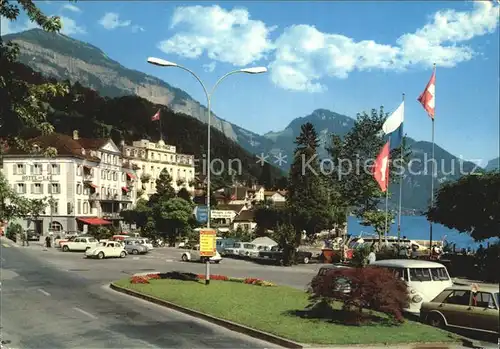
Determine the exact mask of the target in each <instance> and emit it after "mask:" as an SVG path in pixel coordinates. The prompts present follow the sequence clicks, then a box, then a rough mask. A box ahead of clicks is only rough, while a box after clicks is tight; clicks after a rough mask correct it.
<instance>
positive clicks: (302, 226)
mask: <svg viewBox="0 0 500 349" xmlns="http://www.w3.org/2000/svg"><path fill="white" fill-rule="evenodd" d="M295 143H296V144H297V148H296V150H295V156H294V161H293V163H292V166H291V168H290V174H289V180H288V187H287V205H288V207H289V209H290V214H291V218H292V224H293V226H294V227H295V231H296V234H297V241H296V245H297V246H298V244H299V243H300V238H301V235H302V231H303V230H305V231H306V234H307V235H308V236H310V237H312V236H315V234H316V233H319V232H320V231H321V230H323V229H325V228H327V227H328V226H329V224H330V221H331V217H330V214H331V213H330V205H329V197H328V193H327V190H326V178H325V176H324V174H323V171H322V170H321V168H320V163H319V159H318V154H317V148H318V136H317V134H316V130H315V129H314V126H313V125H312V124H311V123H306V124H304V125H302V126H301V133H300V135H299V136H298V137H297V139H296V141H295Z"/></svg>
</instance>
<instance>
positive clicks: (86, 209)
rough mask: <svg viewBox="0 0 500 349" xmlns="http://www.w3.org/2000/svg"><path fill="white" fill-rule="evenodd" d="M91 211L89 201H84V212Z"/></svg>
mask: <svg viewBox="0 0 500 349" xmlns="http://www.w3.org/2000/svg"><path fill="white" fill-rule="evenodd" d="M88 213H89V203H88V202H86V201H84V202H83V214H88Z"/></svg>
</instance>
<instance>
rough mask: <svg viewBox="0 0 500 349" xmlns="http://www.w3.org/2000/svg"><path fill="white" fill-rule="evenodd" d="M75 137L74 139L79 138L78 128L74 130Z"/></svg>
mask: <svg viewBox="0 0 500 349" xmlns="http://www.w3.org/2000/svg"><path fill="white" fill-rule="evenodd" d="M73 139H74V140H75V141H76V140H78V139H79V137H78V130H74V131H73Z"/></svg>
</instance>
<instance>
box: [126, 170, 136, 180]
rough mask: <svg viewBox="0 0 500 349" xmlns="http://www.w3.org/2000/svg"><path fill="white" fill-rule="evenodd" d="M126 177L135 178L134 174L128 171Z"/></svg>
mask: <svg viewBox="0 0 500 349" xmlns="http://www.w3.org/2000/svg"><path fill="white" fill-rule="evenodd" d="M127 177H128V178H130V179H135V176H134V175H133V174H131V173H128V172H127Z"/></svg>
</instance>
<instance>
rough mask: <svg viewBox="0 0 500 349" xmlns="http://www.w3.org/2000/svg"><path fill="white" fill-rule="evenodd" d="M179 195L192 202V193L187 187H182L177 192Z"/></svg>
mask: <svg viewBox="0 0 500 349" xmlns="http://www.w3.org/2000/svg"><path fill="white" fill-rule="evenodd" d="M177 197H178V198H181V199H184V200H186V201H187V202H192V200H191V194H189V192H188V191H187V189H186V188H181V189H180V190H179V191H178V192H177Z"/></svg>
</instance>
